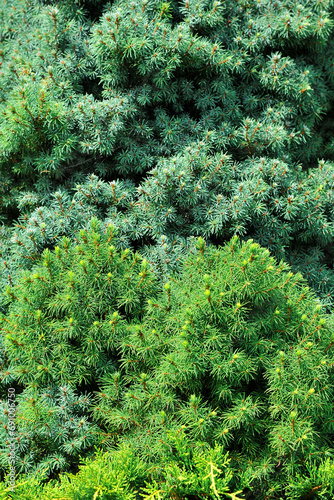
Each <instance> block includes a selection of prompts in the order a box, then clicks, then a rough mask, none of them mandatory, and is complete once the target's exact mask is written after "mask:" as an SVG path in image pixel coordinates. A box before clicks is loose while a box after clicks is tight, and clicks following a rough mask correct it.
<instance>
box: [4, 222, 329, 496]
mask: <svg viewBox="0 0 334 500" xmlns="http://www.w3.org/2000/svg"><path fill="white" fill-rule="evenodd" d="M113 243H114V244H113ZM115 245H117V235H116V239H115V236H114V229H113V227H112V226H109V227H108V229H107V230H106V231H104V230H103V229H102V226H100V225H99V223H98V221H97V219H96V218H93V219H92V221H91V223H90V229H89V230H87V231H81V233H80V235H79V236H78V243H77V244H75V243H71V242H70V241H69V240H68V239H66V238H64V240H63V244H62V246H59V247H58V246H57V247H56V248H55V250H54V251H49V250H45V251H44V252H43V254H42V257H41V259H40V260H39V262H38V263H36V264H35V265H34V266H33V268H32V270H31V271H22V272H21V277H20V279H19V280H18V283H17V284H16V285H14V286H13V287H11V288H10V287H9V288H8V290H7V296H8V299H7V300H8V302H9V304H8V312H7V314H6V315H2V321H1V322H2V330H3V332H4V333H5V347H6V353H7V356H8V365H7V366H6V375H5V376H7V377H11V379H12V380H17V382H18V383H19V384H20V387H22V386H23V388H24V390H23V393H22V397H21V396H19V397H18V399H19V400H20V401H19V404H18V418H17V427H18V431H19V432H20V437H19V441H21V440H22V457H23V461H24V462H25V463H26V464H27V463H28V462H29V459H30V467H32V466H33V467H34V470H35V471H36V470H43V471H45V472H46V473H47V474H49V475H50V474H51V473H52V472H53V471H54V470H55V457H56V458H58V461H57V462H59V465H58V463H57V470H58V472H62V471H66V470H70V469H69V466H70V467H72V468H73V467H76V466H77V465H78V456H79V455H81V456H83V455H84V454H85V453H88V455H87V457H90V456H91V455H92V446H93V445H94V444H95V445H98V446H102V447H106V448H107V449H119V447H120V446H123V445H124V446H126V447H128V448H129V450H130V452H131V454H132V456H134V457H137V458H138V459H140V460H141V461H142V463H144V464H146V467H147V468H146V473H147V474H146V478H147V479H149V480H150V481H151V483H152V481H153V483H152V484H154V485H155V486H154V487H156V488H158V486H157V484H159V480H160V482H161V481H162V482H166V484H167V485H168V484H169V485H170V488H172V486H171V483H170V474H171V476H172V477H173V478H174V479H173V481H174V482H173V488H176V492H177V495H179V498H183V497H184V496H185V495H186V494H191V495H194V494H195V493H196V488H198V490H197V495H199V494H200V492H203V493H204V492H205V493H207V490H205V489H203V488H204V486H200V484H202V483H198V482H197V483H196V481H195V477H198V478H200V477H201V474H202V472H203V471H202V472H199V471H198V472H196V471H195V469H194V467H195V464H196V463H197V462H196V460H197V458H196V459H195V456H197V455H196V454H198V453H199V454H200V456H202V455H201V454H203V453H209V454H210V453H213V455H212V457H216V458H215V459H214V458H212V462H213V463H215V460H220V458H219V457H222V456H223V455H224V456H225V459H226V460H227V461H229V460H230V462H228V464H229V466H228V470H231V471H232V473H231V474H229V472H228V471H226V474H227V476H224V477H225V479H224V478H221V481H222V483H221V484H222V487H223V486H224V487H225V486H226V488H227V487H230V488H231V490H232V491H237V490H238V491H239V493H241V492H242V491H244V490H245V488H252V491H253V494H255V495H259V496H258V498H260V497H261V498H262V496H263V498H264V496H265V495H268V494H269V493H270V492H275V494H279V495H281V496H282V495H285V494H287V492H288V491H289V488H290V490H291V491H296V478H297V477H302V475H304V476H305V477H306V479H305V481H304V483H305V482H306V483H307V485H309V486H310V485H312V488H313V487H316V486H319V484H316V483H315V482H314V481H316V480H318V479H319V475H316V474H315V472H314V471H315V469H318V468H319V467H320V466H321V467H325V466H324V463H325V460H326V459H327V458H329V457H331V456H332V453H333V451H332V449H331V442H332V440H333V433H334V429H333V425H332V399H333V386H332V384H331V380H332V377H333V371H332V370H333V366H334V365H333V354H332V346H333V344H334V340H333V339H334V329H333V324H332V316H331V315H327V318H326V315H324V314H323V311H322V306H321V304H320V303H319V301H317V300H316V299H315V297H314V293H313V292H312V291H311V290H310V289H309V287H307V286H306V282H305V280H304V279H303V278H302V276H301V275H300V274H293V273H292V272H291V271H290V269H289V266H288V265H287V264H285V263H284V262H283V261H281V262H280V263H279V264H278V263H277V262H276V261H275V259H274V258H273V257H271V256H270V253H269V251H268V250H267V249H264V248H262V247H260V246H259V245H258V244H257V243H255V242H253V241H252V240H248V241H247V242H241V241H240V240H239V238H238V237H237V236H234V237H233V238H232V239H231V241H230V243H229V244H227V245H225V246H224V247H223V248H218V249H216V248H213V247H207V246H206V243H205V241H204V240H203V239H202V238H199V239H198V240H197V248H196V251H195V252H194V253H193V255H190V256H188V258H187V259H186V261H185V263H184V266H183V269H182V272H181V274H180V275H175V276H173V277H172V278H171V280H170V281H169V282H166V283H165V284H164V286H163V287H162V286H161V284H160V283H159V281H158V280H157V279H156V278H155V276H154V274H153V273H152V270H151V269H150V267H149V265H148V262H147V261H146V260H145V259H142V258H141V257H140V256H139V255H138V254H135V253H133V252H131V251H129V250H121V249H117V248H116V247H115ZM119 284H120V286H119ZM64 383H66V384H68V385H69V386H70V389H69V390H70V391H74V392H71V398H72V406H73V405H74V406H76V405H77V408H73V409H72V410H71V411H70V407H71V404H70V405H68V406H69V408H65V412H67V414H68V415H70V413H71V412H72V413H74V414H75V415H73V417H72V419H70V420H71V422H68V423H67V424H66V425H64V414H63V413H62V411H60V405H59V403H58V405H57V402H56V401H55V403H52V402H49V403H46V399H47V395H46V390H45V387H46V386H49V387H47V390H48V391H50V386H51V390H56V389H55V388H56V387H59V386H60V385H61V384H64ZM84 385H85V386H86V388H87V387H88V389H90V392H94V393H95V401H89V402H87V404H86V406H85V405H83V400H82V398H81V399H80V398H76V397H75V394H76V392H77V391H79V392H80V391H81V392H82V390H83V386H84ZM65 390H66V389H65ZM38 391H39V397H38ZM59 391H60V394H61V391H64V389H59ZM58 397H59V396H58ZM62 397H63V398H64V395H62ZM54 398H55V399H57V396H56V395H55V396H54ZM80 402H81V405H80ZM87 405H88V406H87ZM48 410H49V411H51V412H54V413H52V418H51V417H50V419H48V418H47V411H48ZM4 417H5V415H4ZM45 422H46V423H47V424H48V425H47V430H46V429H45ZM4 425H6V423H5V422H4ZM5 429H6V427H5ZM81 429H85V430H84V432H85V436H83V432H82V430H81ZM63 431H65V436H64V437H61V438H60V435H61V432H63ZM7 432H8V431H7ZM170 433H172V435H174V438H175V439H181V438H182V439H181V441H180V442H179V445H178V446H179V448H178V447H177V446H176V445H175V444H174V445H171V444H168V440H167V441H166V439H167V436H170ZM182 436H183V437H182ZM174 438H173V439H174ZM48 439H50V440H51V442H52V440H56V441H57V442H59V446H58V447H57V449H53V448H52V447H50V446H46V443H48ZM87 445H90V448H89V447H88V448H87ZM216 447H218V448H216ZM166 449H167V450H168V457H169V459H172V457H173V456H174V454H175V453H176V451H177V452H178V453H180V454H181V455H180V457H179V458H178V459H177V458H175V460H176V461H177V460H181V459H182V460H181V462H182V464H183V465H182V466H181V465H180V463H178V465H175V471H174V473H172V472H171V471H170V470H169V468H167V469H164V467H165V466H166V456H165V454H166V453H167V451H166ZM218 449H219V450H220V451H218ZM214 450H216V451H214ZM71 451H72V454H73V456H72V459H69V455H70V454H71ZM227 453H228V455H226V454H227ZM5 454H6V450H5V449H4V450H3V454H2V464H3V470H4V471H5V467H4V466H5ZM55 454H56V455H55ZM189 454H190V455H189ZM203 456H204V455H203ZM206 456H207V457H208V455H206ZM37 459H38V460H37ZM71 460H72V461H71ZM173 460H174V459H173ZM192 460H193V461H192ZM203 460H204V458H203ZM205 460H208V458H206V459H205ZM201 463H202V462H201ZM203 463H204V462H203ZM205 463H207V462H205ZM185 464H188V465H187V467H186V465H185ZM191 464H193V465H191ZM226 464H227V462H226ZM330 464H331V462H329V465H330ZM216 466H217V467H218V469H219V470H221V469H220V465H219V464H218V462H217V465H215V467H216ZM330 466H331V465H330ZM168 467H169V466H168ZM173 467H174V466H173ZM180 467H181V469H180ZM182 467H186V470H187V471H188V472H187V473H185V474H186V475H185V478H184V479H182V477H183V476H182V473H181V472H178V474H181V475H180V476H177V475H176V476H175V474H176V471H178V470H181V471H182ZM203 467H204V465H203ZM205 467H206V465H205ZM85 470H86V469H85ZM205 470H206V469H205ZM321 470H322V469H321ZM330 470H331V469H330ZM310 471H311V474H313V475H312V476H311V477H308V476H307V473H309V472H310ZM190 472H191V474H193V475H192V476H191V474H190ZM188 473H189V474H190V476H191V477H192V479H189V481H188V476H187V474H188ZM156 476H157V477H158V478H160V479H159V480H158V479H156ZM218 476H219V475H218ZM168 478H169V479H168ZM177 478H178V479H177ZM77 480H78V481H80V479H79V478H78V479H77ZM198 480H199V479H198ZM138 481H139V479H138ZM154 481H158V483H154ZM183 481H184V484H183ZM193 481H195V483H193ZM139 483H140V481H139ZM139 483H138V484H139ZM304 483H302V484H304ZM29 484H30V483H29ZM120 484H121V483H120ZM140 484H142V483H140ZM194 484H195V485H197V486H194ZM203 484H204V483H203ZM210 484H211V486H210V485H208V486H207V487H208V488H209V490H208V491H211V490H210V488H213V486H212V484H213V483H212V482H211V483H210ZM186 485H188V486H186ZM190 485H193V486H191V487H190ZM324 486H325V485H324ZM91 487H92V486H91ZM113 487H114V486H113ZM115 487H116V486H115ZM150 487H151V486H150ZM168 487H169V486H168ZM188 487H189V489H188V490H187V489H186V488H188ZM152 488H153V486H152ZM159 488H160V486H159ZM159 488H158V489H159ZM312 488H311V487H310V490H311V489H312ZM304 489H305V484H304ZM310 490H309V491H310ZM143 491H144V490H143ZM152 491H153V490H152ZM152 491H151V490H150V493H151V494H152V495H153V493H152ZM171 491H172V490H171V489H168V488H167V490H165V489H162V492H160V493H159V494H161V495H162V496H161V498H171V497H170V495H171ZM324 491H326V490H325V489H324ZM156 494H157V493H156ZM207 494H209V493H207ZM211 494H212V495H214V490H212V491H211ZM224 494H225V493H224ZM244 494H245V493H244ZM163 495H165V496H163ZM166 495H167V496H166ZM168 495H169V496H168ZM14 498H15V497H14ZM70 498H72V497H70ZM73 498H75V497H73ZM106 498H108V497H106ZM111 498H112V497H111ZM115 498H117V497H115ZM129 498H130V497H129ZM152 498H154V496H153V497H152ZM196 498H200V497H198V496H197V497H196ZM213 498H214V496H213ZM287 498H295V497H287ZM325 498H326V497H325Z"/></svg>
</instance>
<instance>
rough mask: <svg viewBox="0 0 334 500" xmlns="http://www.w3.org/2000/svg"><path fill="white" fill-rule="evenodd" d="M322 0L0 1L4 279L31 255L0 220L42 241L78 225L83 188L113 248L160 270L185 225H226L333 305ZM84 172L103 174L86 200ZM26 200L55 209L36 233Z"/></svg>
mask: <svg viewBox="0 0 334 500" xmlns="http://www.w3.org/2000/svg"><path fill="white" fill-rule="evenodd" d="M85 9H86V10H85ZM331 9H332V7H331V2H329V1H326V2H323V1H322V2H319V3H318V2H312V3H310V2H307V1H306V0H305V1H304V2H301V3H300V4H296V3H295V2H288V1H284V2H283V1H277V2H276V3H275V4H272V3H270V5H269V4H268V3H267V2H254V3H252V2H248V3H247V2H233V1H230V0H229V1H226V2H224V3H220V2H213V3H209V2H205V1H200V2H199V3H196V2H195V1H191V2H190V1H185V2H176V1H174V2H171V3H169V4H168V3H159V2H157V1H155V0H150V1H146V0H145V1H144V2H132V3H131V2H126V1H123V0H122V1H121V2H120V3H117V4H116V3H114V4H106V5H103V3H96V5H95V6H94V2H93V3H91V2H90V3H87V5H85V6H81V7H80V9H79V8H77V7H75V8H74V7H73V4H72V2H61V3H59V4H58V5H57V6H56V5H54V4H53V3H49V2H45V3H44V4H42V3H39V2H38V1H37V0H36V1H34V2H33V3H29V2H28V1H26V0H25V1H23V0H15V1H14V2H10V3H8V1H4V0H3V2H2V8H1V23H2V26H3V28H2V32H1V39H0V50H1V53H0V57H1V59H2V63H1V68H0V78H1V90H0V113H1V116H2V117H3V120H2V122H1V125H0V168H1V173H2V177H1V183H2V189H1V193H0V197H1V213H2V217H3V220H4V221H7V226H9V228H10V229H9V234H8V232H7V231H6V232H5V233H2V237H1V238H0V241H1V243H0V244H1V254H2V259H3V260H2V266H1V283H2V284H3V286H5V285H6V284H8V283H9V280H10V279H15V274H16V271H17V269H18V267H27V266H28V267H29V265H30V264H31V260H30V259H27V258H25V260H23V258H22V257H23V256H25V257H26V253H27V248H26V247H24V246H23V245H20V243H18V245H17V246H16V248H15V246H14V247H13V245H10V247H9V248H8V246H7V242H8V240H10V238H12V241H14V242H15V241H16V240H17V238H16V237H15V234H16V233H17V229H16V228H13V227H12V226H11V224H10V222H11V221H13V219H14V220H15V219H17V218H19V219H20V226H21V227H20V229H21V231H19V232H20V233H21V235H20V238H19V241H21V238H23V239H24V240H27V238H32V239H35V241H34V242H33V245H34V251H36V252H37V253H40V252H41V251H42V250H43V248H45V247H51V246H53V245H54V244H56V243H57V241H59V238H61V237H62V236H63V235H66V236H68V237H72V235H73V232H75V231H78V230H80V228H82V226H83V224H84V221H83V218H82V216H81V215H79V216H78V217H77V218H76V215H78V213H79V212H82V210H81V207H78V206H77V203H78V202H79V200H80V201H81V202H82V203H83V204H84V205H85V209H87V208H88V207H89V209H90V210H95V211H96V212H98V216H99V218H100V219H102V220H106V219H107V220H109V219H110V218H112V219H114V220H113V221H112V222H113V224H116V225H118V226H120V227H121V228H122V231H123V233H124V240H125V246H130V247H131V248H134V249H136V250H140V251H141V252H147V253H148V255H149V260H150V261H152V262H153V263H154V264H155V265H159V263H161V261H165V262H166V265H165V266H164V267H165V276H166V278H167V277H168V275H169V273H170V272H171V271H172V270H173V269H174V268H175V265H176V266H177V265H178V263H180V260H182V255H183V254H182V251H181V253H180V249H182V248H184V249H188V248H189V247H191V237H192V236H197V235H201V236H205V237H206V238H207V239H208V242H212V243H213V244H222V243H223V242H224V241H227V240H228V239H229V238H230V237H231V236H233V234H239V235H241V236H243V237H251V238H253V239H254V240H255V241H257V242H259V243H260V244H261V245H263V246H266V247H267V248H269V250H270V251H271V252H272V253H273V254H274V255H275V256H276V257H277V258H278V260H280V259H281V258H284V259H285V260H286V261H287V262H289V263H290V264H291V265H292V266H293V269H294V270H296V271H300V272H302V273H303V275H304V276H305V277H307V278H308V279H309V282H310V285H311V286H312V287H313V288H314V289H315V290H316V291H317V293H318V295H319V296H320V297H322V299H324V300H327V302H328V303H329V305H331V302H332V298H331V294H332V289H333V283H334V275H333V269H332V267H333V252H332V249H333V238H334V230H333V166H332V163H331V160H333V154H334V149H333V144H334V143H333V138H332V129H331V115H332V97H331V96H332V95H333V90H334V88H333V56H334V49H333V37H332V36H331V33H332V29H333V16H332V10H331ZM92 19H94V23H93V24H92ZM318 160H321V161H320V163H319V164H318ZM174 165H175V168H174ZM88 174H89V176H90V175H91V174H95V176H97V178H96V181H95V182H94V183H93V185H96V184H97V183H99V182H100V183H101V182H103V184H101V186H103V187H101V189H100V191H99V193H98V192H97V191H94V194H96V195H97V194H98V198H96V196H94V195H93V196H89V195H88V194H87V188H88V189H91V188H90V185H91V182H90V180H89V176H88V177H87V175H88ZM102 180H103V181H102ZM110 181H111V182H116V185H115V189H116V194H115V192H113V191H112V190H111V189H110V186H109V182H110ZM79 185H80V186H81V188H79V187H78V186H79ZM82 186H87V187H86V189H85V188H84V187H82ZM92 189H94V188H93V187H92ZM59 191H60V192H61V196H63V197H65V198H66V200H67V203H66V204H65V207H64V211H65V214H64V217H63V216H62V217H61V219H62V220H63V223H62V224H61V223H60V222H59V214H60V212H59V204H57V203H55V200H56V199H57V193H59ZM73 191H74V192H73ZM83 192H85V193H86V194H83ZM58 198H59V195H58ZM72 204H74V208H73V214H75V215H73V216H72V215H70V214H69V213H68V210H70V207H71V206H72ZM40 210H42V213H46V214H47V217H51V218H52V220H53V221H54V224H53V225H52V227H47V228H46V230H45V231H44V230H43V227H42V228H40V227H38V224H37V222H38V219H39V214H40ZM65 216H66V219H67V218H68V217H69V218H70V219H71V223H68V222H69V221H68V220H65ZM34 219H36V221H37V222H34ZM24 221H29V222H28V223H27V224H25V223H24ZM31 224H33V227H31ZM41 229H42V233H41V232H40V230H41ZM3 231H4V230H3ZM32 233H33V234H32ZM161 237H165V238H164V242H163V244H166V245H167V246H168V247H169V250H168V253H169V256H168V258H167V257H166V256H164V255H163V250H161V246H160V243H161ZM14 251H15V252H17V253H18V255H14ZM13 259H14V262H13ZM4 261H5V262H6V265H4V264H3V262H4ZM8 269H9V272H8ZM8 274H9V275H10V278H8Z"/></svg>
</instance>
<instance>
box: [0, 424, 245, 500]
mask: <svg viewBox="0 0 334 500" xmlns="http://www.w3.org/2000/svg"><path fill="white" fill-rule="evenodd" d="M166 444H168V445H169V446H172V445H174V446H175V448H176V452H175V454H174V455H173V454H172V453H171V452H170V450H169V448H168V447H167V446H166V449H165V450H164V455H163V458H164V460H163V462H162V464H161V466H160V467H158V468H156V467H153V468H151V469H147V467H145V465H144V463H143V462H141V461H140V459H139V458H138V457H136V456H135V455H134V454H133V452H132V450H131V449H130V448H129V447H126V446H123V447H121V449H119V450H118V451H113V452H112V453H101V452H99V453H97V455H96V458H95V460H91V459H89V460H87V459H86V460H84V461H83V464H82V465H81V466H80V469H79V472H78V473H77V474H76V475H73V474H69V475H68V476H62V477H61V482H60V484H59V483H57V482H56V481H50V483H49V484H47V485H46V486H44V487H43V486H41V485H40V476H39V475H37V478H36V477H31V476H30V477H27V479H26V478H24V477H22V479H21V481H20V484H18V485H17V487H16V489H15V494H13V496H12V498H13V500H35V499H36V498H38V499H39V498H43V500H57V499H59V500H61V499H62V500H63V499H64V495H66V499H67V500H79V499H80V500H91V499H94V500H95V499H102V500H137V499H140V500H155V499H156V500H167V499H170V498H175V499H180V498H182V497H183V495H193V496H192V498H196V499H197V498H198V499H199V498H202V497H203V496H204V495H205V497H206V498H208V500H214V499H217V498H226V499H231V500H242V499H241V498H240V497H239V496H238V493H240V492H238V493H237V494H235V493H229V488H228V486H227V485H228V483H229V482H230V480H231V477H232V474H233V473H232V471H231V469H230V467H229V462H230V459H229V458H228V453H226V454H223V453H222V450H221V448H220V447H219V446H216V447H215V448H214V449H211V450H207V451H200V450H196V451H194V452H192V453H188V454H187V455H188V456H190V455H191V459H192V462H190V460H189V458H187V457H186V456H185V454H184V448H185V447H186V446H187V444H188V440H187V439H186V437H185V435H184V431H183V430H182V429H180V430H179V431H178V432H174V433H170V434H168V435H167V436H166ZM38 476H39V477H38ZM2 485H3V483H2ZM2 485H1V484H0V495H1V493H2V494H3V496H1V497H0V498H3V499H5V498H8V497H7V495H5V493H4V491H5V489H4V488H3V489H1V486H2ZM138 495H139V496H138ZM194 495H195V496H194ZM221 495H223V496H221Z"/></svg>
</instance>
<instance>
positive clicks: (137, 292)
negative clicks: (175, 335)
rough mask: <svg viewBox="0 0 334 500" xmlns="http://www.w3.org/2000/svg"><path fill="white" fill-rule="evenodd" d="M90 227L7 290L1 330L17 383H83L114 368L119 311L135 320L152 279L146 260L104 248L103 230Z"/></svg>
mask: <svg viewBox="0 0 334 500" xmlns="http://www.w3.org/2000/svg"><path fill="white" fill-rule="evenodd" d="M98 228H99V224H98V222H97V220H96V219H92V221H91V231H90V232H89V233H87V232H86V231H84V230H82V231H81V232H80V236H79V242H78V245H73V244H71V243H70V241H69V239H68V238H65V237H64V239H63V242H62V245H61V246H56V247H55V250H54V252H50V251H49V250H45V251H44V253H43V255H42V262H41V264H42V265H41V264H39V266H36V267H35V268H34V269H33V271H32V272H26V273H23V275H22V277H21V279H20V281H19V283H18V285H17V286H15V287H14V288H13V289H11V288H10V287H8V288H7V292H6V293H7V296H8V299H9V300H11V301H12V307H11V313H10V314H9V315H8V316H7V317H4V318H3V321H2V330H3V333H4V334H5V342H6V348H7V355H8V356H9V357H10V358H11V359H12V360H13V366H14V367H15V368H13V369H14V372H15V375H17V377H18V380H19V381H20V382H23V383H25V384H28V383H33V384H34V386H38V387H40V386H43V385H45V384H50V383H55V384H72V385H73V384H75V385H77V384H82V383H90V382H92V381H93V380H95V378H96V377H101V376H103V375H106V374H108V373H110V372H113V371H114V369H115V368H116V367H117V364H115V363H116V359H117V358H116V354H115V352H113V343H114V342H113V334H114V332H115V330H116V331H117V330H118V328H119V324H120V323H122V321H121V318H120V314H119V312H120V313H121V314H122V313H125V314H127V316H128V318H129V319H131V318H136V319H139V318H140V317H141V315H142V313H143V307H144V303H145V302H146V300H147V299H148V298H149V297H151V296H152V292H153V290H154V281H155V278H154V276H153V275H152V273H151V271H150V269H149V266H148V263H147V261H146V260H143V259H142V257H140V256H139V255H138V254H135V255H133V254H131V253H129V250H127V249H126V250H124V251H123V252H121V253H120V252H118V251H117V250H116V248H115V247H114V246H113V245H111V241H112V237H113V234H112V231H113V228H112V227H111V226H109V227H108V231H107V234H106V235H103V236H102V235H101V234H100V232H99V231H98ZM10 371H11V369H10V368H9V372H10Z"/></svg>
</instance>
